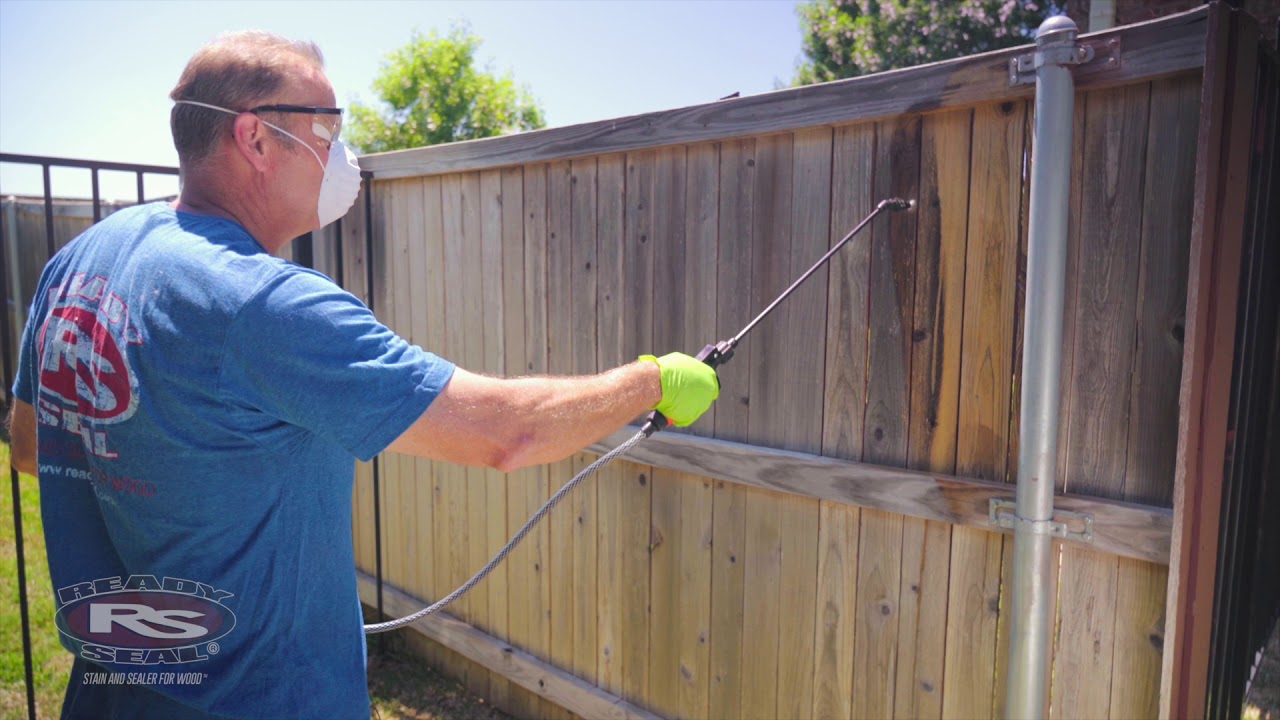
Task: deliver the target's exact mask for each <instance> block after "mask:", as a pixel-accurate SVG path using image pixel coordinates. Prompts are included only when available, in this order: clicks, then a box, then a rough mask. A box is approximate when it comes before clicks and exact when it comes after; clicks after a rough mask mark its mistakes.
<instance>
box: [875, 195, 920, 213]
mask: <svg viewBox="0 0 1280 720" xmlns="http://www.w3.org/2000/svg"><path fill="white" fill-rule="evenodd" d="M881 205H883V206H884V207H885V209H886V210H913V209H915V206H916V201H915V200H903V199H902V198H887V199H885V201H884V202H882V203H881Z"/></svg>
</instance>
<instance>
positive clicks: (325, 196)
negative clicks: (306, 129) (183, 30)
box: [175, 100, 360, 227]
mask: <svg viewBox="0 0 1280 720" xmlns="http://www.w3.org/2000/svg"><path fill="white" fill-rule="evenodd" d="M175 102H176V103H177V104H179V105H198V106H200V107H204V108H209V109H210V110H218V111H221V112H224V113H227V114H228V115H239V114H240V113H238V112H235V111H234V110H228V109H226V108H224V107H218V106H217V105H210V104H208V103H202V102H196V101H195V100H177V101H175ZM258 119H259V120H262V118H258ZM262 123H263V124H264V125H266V126H267V127H270V128H274V129H275V130H278V131H280V132H282V133H284V134H285V135H288V136H289V137H291V138H293V139H294V140H296V141H297V142H298V143H300V144H301V145H302V146H303V147H305V148H306V149H308V150H310V151H311V154H312V155H313V156H314V157H315V159H316V162H318V163H320V169H321V170H323V171H324V180H322V181H321V182H320V195H319V197H318V198H316V215H317V217H318V218H319V219H320V227H324V226H325V225H328V224H329V223H331V222H333V221H335V220H337V219H338V218H340V217H342V216H343V215H346V214H347V210H349V209H351V206H352V205H353V204H354V203H355V201H356V196H357V195H359V194H360V164H359V162H358V161H357V160H356V156H355V153H353V152H351V149H350V148H348V147H347V146H346V145H344V144H343V143H342V141H341V140H334V141H333V143H332V145H331V146H330V147H329V164H328V165H326V164H325V163H324V162H323V161H322V160H320V153H318V152H316V149H315V148H313V147H311V143H308V142H303V141H302V139H301V138H299V137H298V136H297V135H294V134H293V133H291V132H289V131H288V130H285V129H284V128H282V127H280V126H278V125H275V124H273V123H269V122H267V121H266V120H262Z"/></svg>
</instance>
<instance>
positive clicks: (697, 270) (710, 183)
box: [677, 144, 720, 718]
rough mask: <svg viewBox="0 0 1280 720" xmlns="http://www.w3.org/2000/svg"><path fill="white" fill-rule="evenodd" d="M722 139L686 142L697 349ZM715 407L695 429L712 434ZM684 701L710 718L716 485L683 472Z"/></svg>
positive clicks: (708, 300)
mask: <svg viewBox="0 0 1280 720" xmlns="http://www.w3.org/2000/svg"><path fill="white" fill-rule="evenodd" d="M719 171H720V152H719V146H718V145H712V144H707V145H697V146H692V147H690V148H688V150H687V154H686V159H685V177H686V181H685V199H684V209H685V216H684V238H685V260H684V284H685V289H684V302H685V306H684V342H683V348H684V350H685V352H689V353H692V352H694V351H695V350H697V349H699V348H701V346H702V345H705V344H706V343H709V342H714V340H715V331H716V299H717V294H718V290H719V287H718V279H719V276H720V272H719V270H720V268H719V266H718V264H717V250H718V235H717V231H718V221H719V207H718V203H719V195H720V182H719ZM714 428H715V408H714V405H713V407H712V409H711V410H710V411H708V412H707V413H705V414H704V415H703V416H702V417H701V418H699V420H698V422H697V423H695V424H694V425H693V426H692V427H690V428H689V430H688V431H689V432H690V433H692V434H695V435H706V436H709V435H711V434H712V432H713V430H714ZM679 478H680V509H681V518H680V537H679V546H680V616H679V628H680V629H679V633H678V637H679V667H678V671H679V675H678V683H679V704H678V707H677V710H678V712H677V715H678V716H679V717H683V718H707V717H709V715H708V713H709V710H708V706H709V692H710V677H711V672H710V649H711V625H712V622H713V618H712V614H711V587H712V570H711V568H712V551H713V547H714V537H715V536H714V529H715V528H714V518H715V513H714V510H715V505H714V490H713V488H712V481H711V480H710V479H709V478H701V477H697V476H693V475H684V474H682V475H680V476H679Z"/></svg>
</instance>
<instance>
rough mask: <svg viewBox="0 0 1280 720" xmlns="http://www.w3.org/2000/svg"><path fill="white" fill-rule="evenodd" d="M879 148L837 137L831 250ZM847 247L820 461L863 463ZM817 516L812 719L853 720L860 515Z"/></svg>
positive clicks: (842, 131)
mask: <svg viewBox="0 0 1280 720" xmlns="http://www.w3.org/2000/svg"><path fill="white" fill-rule="evenodd" d="M875 141H876V135H875V126H874V125H872V124H869V123H868V124H863V125H855V126H849V127H841V128H837V129H836V130H835V133H834V137H833V140H832V172H831V196H832V198H833V202H832V205H831V226H830V230H829V233H828V237H829V238H830V239H831V242H833V243H834V242H838V238H843V237H844V235H845V233H847V232H848V231H849V230H850V229H851V228H852V227H853V226H854V225H856V224H857V223H858V222H860V221H861V219H862V218H863V217H865V216H866V215H867V213H869V212H870V211H871V207H872V205H873V204H874V203H873V200H872V197H871V178H872V175H873V169H874V167H875ZM864 232H865V231H864ZM850 243H851V245H850V246H849V247H846V248H845V249H843V250H841V251H840V253H838V254H837V255H835V256H834V257H833V258H832V259H831V266H830V271H829V272H830V275H829V281H828V295H827V307H828V312H827V328H826V337H827V342H826V363H825V375H826V378H825V383H824V397H823V419H822V454H823V455H826V456H830V457H836V458H844V459H850V460H860V459H861V458H862V447H863V422H864V419H865V414H866V390H867V387H866V386H867V360H866V359H867V308H868V275H869V272H870V256H871V252H870V248H871V243H870V241H869V237H868V236H866V235H864V236H863V237H860V238H857V239H854V240H851V241H850ZM819 516H820V517H819V530H818V542H817V545H818V587H817V598H816V604H815V612H816V627H815V633H816V635H815V639H814V679H813V683H814V690H813V713H814V715H815V716H816V717H837V718H848V717H852V712H853V703H852V701H853V678H854V672H855V670H856V668H855V666H854V638H855V631H854V623H855V621H856V605H857V578H858V550H859V549H858V537H859V534H860V522H861V511H860V510H859V509H858V508H857V507H851V506H848V505H845V504H842V503H836V502H831V501H825V500H824V501H821V502H820V506H819Z"/></svg>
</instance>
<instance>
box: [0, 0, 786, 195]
mask: <svg viewBox="0 0 1280 720" xmlns="http://www.w3.org/2000/svg"><path fill="white" fill-rule="evenodd" d="M795 6H796V0H686V1H685V2H672V1H669V0H570V1H557V2H551V1H544V0H508V1H505V2H490V1H478V0H472V1H470V2H462V1H457V0H429V1H410V0H392V1H385V0H383V1H368V2H354V1H347V0H259V1H257V2H242V1H241V0H221V1H218V2H194V1H193V2H181V1H175V0H170V1H165V0H149V1H143V2H111V1H108V0H92V1H89V2H73V1H71V0H44V1H38V2H31V1H28V0H0V151H3V152H9V153H23V154H32V155H53V156H59V157H73V158H90V159H97V160H111V161H116V162H137V163H148V164H155V165H176V164H177V155H176V154H175V153H174V150H173V144H172V140H171V138H170V135H169V127H168V117H169V108H170V101H169V99H168V93H169V91H170V90H171V89H172V87H173V85H174V83H175V82H177V79H178V75H179V73H180V72H181V71H182V67H183V65H185V64H186V61H187V60H188V59H189V58H190V57H191V55H192V53H194V52H195V51H196V49H197V48H199V47H200V46H201V45H202V44H204V43H205V42H207V41H208V40H210V39H212V38H213V37H215V36H216V35H218V34H219V33H221V32H226V31H231V30H242V29H250V28H253V29H263V30H270V31H273V32H278V33H280V34H283V35H286V36H288V37H293V38H304V39H311V40H315V41H316V42H317V43H319V45H320V47H321V49H322V50H323V51H324V53H325V59H326V61H327V66H328V74H329V78H330V80H331V81H332V82H333V85H334V89H335V90H336V91H337V95H338V101H339V102H340V103H343V104H346V103H349V102H350V101H351V100H352V99H356V98H359V99H360V100H362V101H363V102H366V103H371V102H373V101H374V97H373V94H372V92H371V90H370V86H371V84H372V81H373V78H374V75H375V74H376V73H377V71H378V68H379V66H380V64H381V61H382V59H383V57H384V56H385V55H386V54H387V53H388V52H390V51H392V50H394V49H395V48H397V47H400V46H401V45H403V44H405V43H406V42H408V40H409V37H410V34H411V32H412V31H413V30H414V29H415V28H417V29H420V30H422V31H423V32H427V31H430V30H432V29H437V30H440V31H441V32H444V31H447V30H448V28H449V27H450V25H451V23H452V22H453V21H455V20H465V21H467V22H469V23H470V25H471V28H472V30H473V31H474V32H475V33H476V34H477V35H479V36H480V37H481V38H483V40H484V44H483V45H481V47H480V52H479V55H480V57H481V58H482V59H484V60H488V61H490V62H491V63H492V66H493V68H494V69H495V70H498V71H500V72H501V71H507V70H509V71H511V73H512V74H513V75H514V77H515V79H516V81H517V82H518V83H521V84H524V85H526V86H527V87H528V88H529V89H530V91H531V92H532V93H533V95H534V97H535V98H537V99H538V101H539V102H540V103H541V105H542V107H543V109H544V111H545V117H546V119H547V124H548V125H549V126H552V127H556V126H563V125H572V124H577V123H582V122H590V121H592V120H602V119H607V118H616V117H625V116H627V115H634V114H636V113H642V112H648V111H652V110H662V109H667V108H676V107H684V106H687V105H695V104H699V103H703V102H710V101H713V100H716V99H717V98H720V97H723V96H725V95H728V94H730V93H732V92H735V91H736V92H741V93H742V94H743V95H752V94H756V93H761V92H768V91H770V90H773V89H774V87H775V83H776V82H782V83H786V82H788V81H789V80H790V78H791V77H792V75H793V74H794V70H795V66H796V63H797V62H798V61H799V58H800V29H799V24H798V20H797V17H796V14H795ZM102 182H103V195H104V196H105V197H108V198H114V197H121V198H130V197H133V196H134V194H135V190H134V181H133V178H132V176H123V177H121V176H119V175H113V174H110V173H104V174H103V175H102ZM53 183H54V191H55V193H56V194H59V195H67V196H87V195H88V193H89V180H88V171H85V170H63V171H54V174H53ZM174 188H176V183H166V182H165V181H164V180H163V179H161V178H158V177H156V176H149V178H148V181H147V192H148V194H149V195H153V194H161V193H166V192H173V191H174ZM40 192H41V184H40V175H39V169H38V168H36V169H35V170H31V169H26V168H21V167H19V166H16V165H12V164H0V193H3V194H5V195H9V194H38V193H40Z"/></svg>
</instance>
